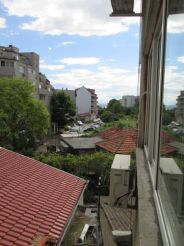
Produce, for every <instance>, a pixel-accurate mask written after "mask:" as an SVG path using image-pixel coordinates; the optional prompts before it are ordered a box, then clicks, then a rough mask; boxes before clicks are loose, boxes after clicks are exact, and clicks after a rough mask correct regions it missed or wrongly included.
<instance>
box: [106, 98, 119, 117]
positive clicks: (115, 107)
mask: <svg viewBox="0 0 184 246" xmlns="http://www.w3.org/2000/svg"><path fill="white" fill-rule="evenodd" d="M107 110H108V111H110V112H112V113H113V114H120V113H122V112H123V107H122V105H121V103H120V101H119V100H117V99H111V100H110V101H109V103H108V104H107Z"/></svg>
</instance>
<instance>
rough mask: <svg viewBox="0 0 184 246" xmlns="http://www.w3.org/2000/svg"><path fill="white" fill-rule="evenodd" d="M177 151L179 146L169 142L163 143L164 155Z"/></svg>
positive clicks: (162, 152) (162, 150) (162, 151)
mask: <svg viewBox="0 0 184 246" xmlns="http://www.w3.org/2000/svg"><path fill="white" fill-rule="evenodd" d="M176 151H177V148H175V147H173V146H170V145H169V144H162V145H161V154H162V155H166V154H170V153H173V152H176Z"/></svg>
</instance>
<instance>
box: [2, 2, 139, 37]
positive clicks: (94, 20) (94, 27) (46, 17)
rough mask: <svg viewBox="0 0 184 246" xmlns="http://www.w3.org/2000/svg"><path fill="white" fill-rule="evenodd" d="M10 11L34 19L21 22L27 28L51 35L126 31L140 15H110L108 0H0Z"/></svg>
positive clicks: (10, 13)
mask: <svg viewBox="0 0 184 246" xmlns="http://www.w3.org/2000/svg"><path fill="white" fill-rule="evenodd" d="M0 1H1V3H2V5H3V6H4V7H5V8H6V9H7V12H8V14H9V15H14V16H18V17H24V16H29V17H32V18H33V19H32V20H31V21H27V22H24V23H22V24H21V26H20V27H21V28H22V29H25V30H33V31H39V32H42V33H44V34H50V35H61V34H69V35H81V36H90V35H97V36H108V35H113V34H117V33H120V32H126V31H128V29H129V26H130V25H132V24H137V23H139V18H136V17H135V18H133V17H132V18H129V17H124V18H122V17H121V18H111V17H109V14H110V13H111V12H112V8H111V3H110V1H109V0H108V1H106V0H100V1H99V0H93V1H86V0H80V1H76V0H62V1H61V0H52V1H50V0H39V1H38V0H31V1H27V0H0Z"/></svg>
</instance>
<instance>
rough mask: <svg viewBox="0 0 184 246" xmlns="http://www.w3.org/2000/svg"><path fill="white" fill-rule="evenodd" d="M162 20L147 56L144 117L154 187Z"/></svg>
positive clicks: (145, 137)
mask: <svg viewBox="0 0 184 246" xmlns="http://www.w3.org/2000/svg"><path fill="white" fill-rule="evenodd" d="M161 20H162V19H161V18H160V20H158V24H157V28H156V34H155V37H154V39H153V42H152V46H151V49H150V52H149V56H148V64H147V67H148V73H147V91H146V102H147V103H146V117H145V136H144V139H145V143H144V144H145V152H146V156H147V159H148V162H149V167H150V169H151V178H152V183H153V186H155V185H156V173H157V159H158V142H159V120H158V119H159V109H160V103H161V102H160V98H159V97H160V93H159V88H160V83H161V74H160V66H161V64H160V62H161V43H162V35H161V34H162V31H161V28H162V21H161Z"/></svg>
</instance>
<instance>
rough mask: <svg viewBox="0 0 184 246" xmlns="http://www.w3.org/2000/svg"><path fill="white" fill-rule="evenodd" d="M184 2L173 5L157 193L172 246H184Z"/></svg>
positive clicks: (168, 28)
mask: <svg viewBox="0 0 184 246" xmlns="http://www.w3.org/2000/svg"><path fill="white" fill-rule="evenodd" d="M183 13H184V1H180V0H178V1H174V0H172V1H170V2H169V15H168V19H167V36H166V57H165V79H164V85H163V108H162V126H161V136H160V138H161V144H160V146H161V148H160V166H159V171H158V193H159V196H160V200H161V203H162V206H163V211H164V215H165V218H166V227H167V229H168V232H169V236H170V238H171V245H177V246H180V245H184V236H183V235H184V45H183V44H184V14H183Z"/></svg>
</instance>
